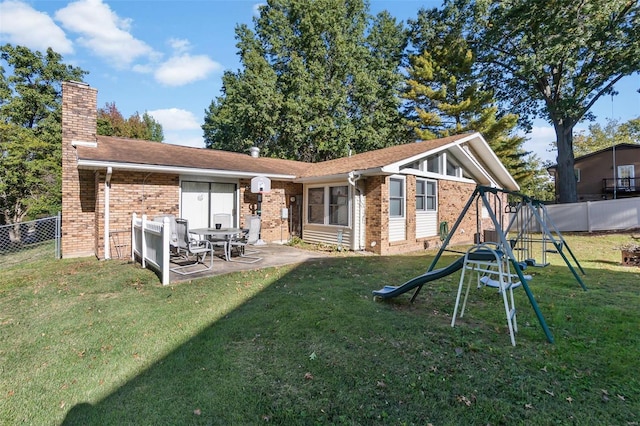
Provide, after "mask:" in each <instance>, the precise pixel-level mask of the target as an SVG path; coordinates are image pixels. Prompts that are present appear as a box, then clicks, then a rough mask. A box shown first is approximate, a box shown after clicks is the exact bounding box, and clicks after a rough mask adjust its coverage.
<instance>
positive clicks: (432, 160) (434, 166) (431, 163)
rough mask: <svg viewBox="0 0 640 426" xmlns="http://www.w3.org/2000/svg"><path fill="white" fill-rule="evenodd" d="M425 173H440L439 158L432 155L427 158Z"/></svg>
mask: <svg viewBox="0 0 640 426" xmlns="http://www.w3.org/2000/svg"><path fill="white" fill-rule="evenodd" d="M427 171H428V172H431V173H440V156H439V155H434V156H431V157H429V158H427Z"/></svg>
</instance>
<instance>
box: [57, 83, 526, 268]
mask: <svg viewBox="0 0 640 426" xmlns="http://www.w3.org/2000/svg"><path fill="white" fill-rule="evenodd" d="M96 118H97V91H96V89H94V88H91V87H89V86H88V85H86V84H84V83H77V82H65V83H63V104H62V145H63V146H62V253H63V256H64V257H77V256H87V255H95V256H97V257H98V258H101V259H102V258H110V257H111V253H113V250H114V246H113V238H112V236H113V234H114V233H123V234H124V240H127V239H129V238H130V234H129V232H130V227H131V225H130V224H131V217H132V214H133V213H137V214H138V215H142V214H146V215H147V216H148V217H149V218H153V217H154V216H158V215H164V214H170V215H174V216H176V217H183V218H186V219H188V220H189V224H190V226H192V227H208V226H212V225H213V224H212V223H211V220H212V217H213V215H214V214H216V213H231V214H232V216H233V218H234V225H235V226H244V220H245V219H244V218H245V217H246V215H248V214H255V213H257V210H258V208H259V207H260V210H261V218H262V230H261V238H262V239H263V240H264V241H266V242H283V241H287V240H289V239H290V238H291V237H292V236H298V237H301V238H302V239H303V240H305V241H307V242H312V243H328V244H339V245H341V246H342V247H344V248H347V249H350V250H368V251H371V252H374V253H377V254H383V255H384V254H391V253H401V252H409V251H416V250H420V249H423V248H425V247H428V246H433V245H437V244H439V243H440V231H441V226H442V225H441V224H442V223H443V222H447V223H449V224H453V223H454V222H455V220H456V219H457V218H458V216H459V214H460V212H461V210H462V208H463V206H464V205H465V203H466V202H467V200H468V198H469V197H470V195H471V193H472V192H473V190H474V189H475V187H476V185H478V184H480V185H484V186H492V187H498V188H502V189H506V190H513V191H517V190H518V185H517V183H516V182H515V181H514V180H513V178H512V177H511V176H510V175H509V173H508V172H507V170H506V169H505V168H504V166H503V165H502V163H501V162H500V161H499V159H498V158H497V157H496V155H495V154H494V153H493V151H492V150H491V149H490V148H489V146H488V144H487V143H486V141H485V140H484V139H483V138H482V136H481V135H480V134H479V133H473V134H465V135H457V136H451V137H448V138H443V139H436V140H430V141H422V142H418V143H412V144H406V145H399V146H393V147H389V148H384V149H379V150H375V151H369V152H364V153H361V154H355V155H352V156H350V157H345V158H340V159H335V160H330V161H325V162H321V163H305V162H299V161H291V160H282V159H274V158H264V157H259V155H255V151H254V153H252V155H249V154H241V153H233V152H226V151H219V150H212V149H203V148H189V147H183V146H177V145H169V144H162V143H158V142H149V141H141V140H133V139H126V138H115V137H107V136H97V134H96ZM256 177H260V179H262V178H264V179H268V181H269V182H270V191H269V192H267V193H263V194H262V195H261V202H260V203H259V196H260V194H257V193H253V192H252V191H251V189H252V188H251V182H252V179H253V178H256ZM475 208H476V206H473V208H472V209H475ZM497 211H498V212H499V211H500V210H499V209H498V210H497ZM478 213H479V216H476V214H475V212H470V214H469V215H468V216H469V217H468V218H465V219H464V221H463V222H462V223H461V226H460V227H459V230H458V235H455V236H453V238H452V242H470V241H472V240H473V235H474V233H476V232H479V230H478V229H477V228H478V226H477V222H478V221H477V217H481V218H482V220H484V221H485V222H486V220H487V219H488V218H487V216H486V212H484V211H482V212H478Z"/></svg>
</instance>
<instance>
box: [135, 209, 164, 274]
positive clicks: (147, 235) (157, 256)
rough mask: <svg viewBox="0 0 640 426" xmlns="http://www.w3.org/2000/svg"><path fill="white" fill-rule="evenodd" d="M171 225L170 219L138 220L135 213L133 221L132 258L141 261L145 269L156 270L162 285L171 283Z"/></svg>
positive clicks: (143, 217)
mask: <svg viewBox="0 0 640 426" xmlns="http://www.w3.org/2000/svg"><path fill="white" fill-rule="evenodd" d="M170 237H171V225H170V221H169V218H166V217H165V218H164V219H163V222H153V221H150V220H147V215H142V218H138V217H137V215H136V214H135V213H134V214H133V218H132V220H131V258H132V259H134V261H139V262H140V264H141V265H142V267H143V268H147V267H150V268H151V269H153V270H155V271H156V272H157V273H158V274H159V276H160V279H161V280H162V285H167V284H169V283H170V279H169V255H170V253H171V251H170V249H169V240H170Z"/></svg>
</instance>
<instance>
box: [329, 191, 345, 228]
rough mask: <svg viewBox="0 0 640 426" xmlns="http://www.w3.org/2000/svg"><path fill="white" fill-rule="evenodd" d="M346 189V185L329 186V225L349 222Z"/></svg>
mask: <svg viewBox="0 0 640 426" xmlns="http://www.w3.org/2000/svg"><path fill="white" fill-rule="evenodd" d="M348 190H349V188H347V186H346V185H345V186H330V187H329V225H343V226H347V225H348V224H349V209H348V205H349V203H348V202H347V201H348V198H347V193H348Z"/></svg>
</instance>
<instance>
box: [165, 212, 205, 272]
mask: <svg viewBox="0 0 640 426" xmlns="http://www.w3.org/2000/svg"><path fill="white" fill-rule="evenodd" d="M176 235H177V240H176V252H177V254H178V255H179V256H181V257H182V259H184V262H181V263H178V262H177V261H173V263H176V264H178V266H176V267H174V268H171V271H172V272H175V273H176V274H181V275H188V274H195V273H198V272H204V271H208V270H210V269H211V268H213V247H212V245H211V243H210V242H209V241H206V240H196V239H193V238H191V237H190V235H189V222H188V221H187V220H186V219H176ZM207 254H209V255H210V256H209V266H207V265H206V264H205V260H206V258H207ZM190 256H195V262H194V261H192V260H191V259H190ZM198 264H201V265H202V266H203V267H201V268H197V269H193V268H192V267H193V266H195V265H198Z"/></svg>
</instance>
